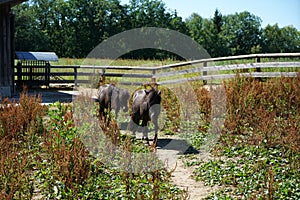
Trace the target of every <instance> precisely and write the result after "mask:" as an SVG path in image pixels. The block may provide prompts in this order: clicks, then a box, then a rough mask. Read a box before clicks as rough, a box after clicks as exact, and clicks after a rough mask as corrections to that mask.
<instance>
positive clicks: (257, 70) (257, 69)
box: [255, 56, 262, 81]
mask: <svg viewBox="0 0 300 200" xmlns="http://www.w3.org/2000/svg"><path fill="white" fill-rule="evenodd" d="M255 63H260V57H259V56H256V58H255ZM255 71H256V72H261V68H260V67H256V68H255ZM257 80H259V81H261V80H262V79H261V78H260V77H258V78H257Z"/></svg>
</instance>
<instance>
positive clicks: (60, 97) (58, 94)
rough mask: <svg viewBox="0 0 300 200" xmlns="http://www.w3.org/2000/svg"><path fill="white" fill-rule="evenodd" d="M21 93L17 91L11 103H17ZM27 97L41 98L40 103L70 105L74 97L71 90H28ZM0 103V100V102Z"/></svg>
mask: <svg viewBox="0 0 300 200" xmlns="http://www.w3.org/2000/svg"><path fill="white" fill-rule="evenodd" d="M21 93H22V91H18V92H16V93H15V94H14V96H12V97H11V98H10V100H11V101H14V100H16V101H17V102H18V101H19V99H20V95H21ZM28 95H29V96H36V97H38V95H41V96H42V103H46V104H50V103H54V102H57V101H59V102H61V103H70V102H72V98H73V96H74V95H75V93H74V91H73V89H63V90H62V89H40V88H38V89H30V90H28ZM0 102H1V100H0Z"/></svg>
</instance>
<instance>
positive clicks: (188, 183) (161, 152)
mask: <svg viewBox="0 0 300 200" xmlns="http://www.w3.org/2000/svg"><path fill="white" fill-rule="evenodd" d="M164 141H168V143H167V144H162V143H164ZM159 143H160V144H158V149H157V155H158V157H159V158H160V159H161V160H162V161H164V162H165V163H166V165H167V168H168V169H169V170H172V169H174V168H175V170H174V172H173V173H172V183H173V184H174V185H176V186H178V187H179V188H181V189H185V190H187V191H188V192H189V197H190V200H199V199H203V198H205V197H207V196H208V195H209V194H210V193H211V192H213V191H216V190H217V189H219V188H218V187H211V186H205V185H204V183H203V182H201V181H195V180H194V179H193V178H192V177H191V175H192V172H193V171H194V168H193V167H187V166H185V165H184V161H183V159H182V158H181V156H182V154H183V153H192V154H194V155H196V156H197V158H198V159H199V160H204V161H205V160H207V159H209V158H211V156H210V154H209V153H207V152H197V150H194V149H191V148H190V146H189V145H188V144H187V143H186V142H185V141H184V140H181V139H177V138H160V142H159ZM165 143H166V142H165ZM198 159H197V160H198Z"/></svg>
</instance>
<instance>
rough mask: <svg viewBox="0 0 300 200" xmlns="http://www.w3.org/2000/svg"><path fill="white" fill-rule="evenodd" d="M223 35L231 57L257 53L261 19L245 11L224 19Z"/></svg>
mask: <svg viewBox="0 0 300 200" xmlns="http://www.w3.org/2000/svg"><path fill="white" fill-rule="evenodd" d="M223 27H224V29H223V31H224V32H223V33H224V36H225V37H226V39H227V41H228V43H229V48H230V51H231V53H230V54H231V55H241V54H250V53H254V52H253V50H254V49H256V50H257V51H258V52H259V51H260V47H261V43H262V40H261V35H262V28H261V19H260V18H259V17H257V16H255V15H253V14H251V13H249V12H247V11H245V12H242V13H236V14H234V15H227V16H225V17H224V26H223Z"/></svg>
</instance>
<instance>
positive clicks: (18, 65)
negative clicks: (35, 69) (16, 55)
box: [17, 61, 22, 89]
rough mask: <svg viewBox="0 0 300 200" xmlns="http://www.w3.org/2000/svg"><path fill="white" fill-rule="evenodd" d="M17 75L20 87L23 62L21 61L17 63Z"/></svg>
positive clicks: (18, 86) (19, 86)
mask: <svg viewBox="0 0 300 200" xmlns="http://www.w3.org/2000/svg"><path fill="white" fill-rule="evenodd" d="M17 76H18V81H17V88H18V89H20V88H21V87H22V63H21V62H20V61H19V62H18V63H17Z"/></svg>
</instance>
